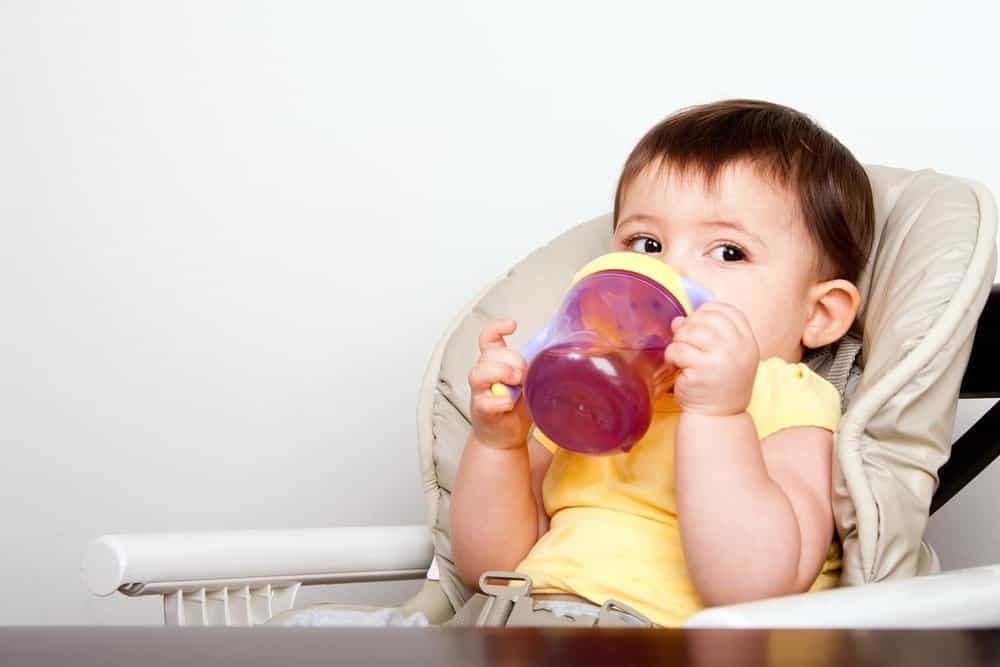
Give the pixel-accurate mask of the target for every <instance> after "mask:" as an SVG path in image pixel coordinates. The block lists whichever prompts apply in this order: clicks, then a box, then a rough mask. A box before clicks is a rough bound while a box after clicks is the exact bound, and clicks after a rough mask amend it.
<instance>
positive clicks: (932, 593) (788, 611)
mask: <svg viewBox="0 0 1000 667" xmlns="http://www.w3.org/2000/svg"><path fill="white" fill-rule="evenodd" d="M998 599H1000V565H991V566H987V567H976V568H969V569H964V570H952V571H951V572H944V573H941V574H936V575H930V576H924V577H913V578H910V579H903V580H893V581H882V582H878V583H874V584H866V585H863V586H853V587H849V588H836V589H832V590H826V591H818V592H815V593H804V594H801V595H789V596H785V597H780V598H772V599H769V600H761V601H758V602H747V603H743V604H735V605H728V606H724V607H712V608H709V609H705V610H703V611H700V612H698V613H697V614H694V615H693V616H690V617H688V619H687V620H686V621H685V622H684V627H688V628H945V627H949V628H950V627H976V626H997V625H1000V605H998V604H997V600H998Z"/></svg>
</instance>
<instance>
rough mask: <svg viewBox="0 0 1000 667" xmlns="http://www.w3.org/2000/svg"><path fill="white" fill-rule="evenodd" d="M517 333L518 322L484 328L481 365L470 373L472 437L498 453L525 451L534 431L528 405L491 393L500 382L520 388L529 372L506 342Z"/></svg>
mask: <svg viewBox="0 0 1000 667" xmlns="http://www.w3.org/2000/svg"><path fill="white" fill-rule="evenodd" d="M515 329H517V322H515V321H514V320H493V321H491V322H490V323H488V324H487V325H486V326H485V327H483V330H482V332H481V333H480V334H479V351H480V355H479V361H477V362H476V365H475V366H473V367H472V370H471V371H469V387H470V388H471V389H472V398H471V406H470V411H469V412H470V415H471V420H472V434H473V436H474V437H475V438H476V439H477V440H478V441H479V442H481V443H482V444H484V445H486V446H488V447H495V448H497V449H513V448H515V447H524V446H525V443H526V441H527V439H528V429H529V428H531V416H530V415H529V414H528V408H527V407H526V406H525V401H523V400H518V401H517V403H513V402H512V401H511V398H510V396H495V395H494V394H493V392H492V390H491V387H492V386H493V385H494V384H496V383H498V382H502V383H503V384H509V385H511V386H516V385H520V384H521V383H522V382H524V376H525V375H526V374H527V372H528V363H527V362H526V361H525V360H524V357H522V356H521V355H520V354H519V353H517V352H515V351H514V350H511V349H509V348H508V347H507V343H506V342H505V341H504V339H503V337H504V336H509V335H510V334H512V333H514V330H515Z"/></svg>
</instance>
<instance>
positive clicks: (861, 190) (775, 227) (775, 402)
mask: <svg viewBox="0 0 1000 667" xmlns="http://www.w3.org/2000/svg"><path fill="white" fill-rule="evenodd" d="M873 227H874V206H873V202H872V193H871V187H870V185H869V182H868V178H867V176H866V174H865V171H864V169H863V168H862V167H861V165H860V164H859V163H858V162H857V160H855V159H854V157H853V156H852V155H851V153H850V152H849V151H848V150H847V149H846V148H845V147H844V146H843V145H842V144H840V143H839V142H838V141H837V140H836V139H835V138H834V137H832V136H831V135H830V134H828V133H827V132H826V131H824V130H823V129H821V128H820V127H818V126H817V125H816V124H815V123H814V122H812V121H811V120H810V119H809V118H808V117H806V116H805V115H803V114H801V113H799V112H797V111H795V110H793V109H790V108H787V107H783V106H779V105H776V104H771V103H767V102H760V101H752V100H728V101H723V102H717V103H713V104H708V105H703V106H698V107H693V108H689V109H685V110H682V111H681V112H679V113H677V114H675V115H673V116H670V117H668V118H667V119H665V120H664V121H662V122H661V123H660V124H658V125H656V126H655V127H654V128H653V129H651V130H650V131H649V132H648V133H647V134H646V135H645V136H644V137H643V138H642V139H641V140H640V141H639V143H638V145H637V146H636V147H635V148H634V149H633V151H632V153H631V154H630V155H629V157H628V160H627V161H626V163H625V166H624V169H623V170H622V174H621V177H620V179H619V181H618V188H617V192H616V194H615V206H614V217H613V227H612V238H611V244H610V248H609V251H631V252H639V253H646V254H649V255H652V256H653V257H657V258H659V259H662V261H664V262H666V263H667V264H669V265H670V266H672V267H673V268H675V269H676V270H677V271H678V272H679V273H680V274H681V275H683V276H685V277H688V278H691V279H693V280H695V281H697V282H698V283H701V284H702V285H704V286H706V287H708V288H709V289H710V290H711V291H712V292H713V293H714V296H715V300H714V301H712V302H709V303H707V304H705V305H703V306H701V307H700V308H698V309H697V310H696V311H694V312H693V313H692V314H691V315H690V316H689V317H687V318H677V319H675V320H674V322H673V331H674V339H673V341H672V342H671V344H670V345H669V346H668V347H667V348H666V349H665V351H664V359H665V361H666V362H667V364H669V365H670V367H671V369H672V370H673V371H674V372H675V373H676V375H675V382H674V386H673V389H672V392H670V393H666V394H664V395H662V396H660V397H659V398H658V399H657V403H656V409H655V414H654V418H653V423H652V425H651V426H650V428H649V430H648V431H647V433H646V434H645V436H644V437H643V438H642V439H641V440H640V441H639V442H638V443H637V444H636V446H635V447H634V448H633V449H632V450H631V451H630V452H628V453H621V454H617V455H614V456H606V457H593V456H586V455H581V454H576V453H574V452H570V451H567V450H563V449H560V448H559V447H557V446H556V445H555V444H554V443H553V442H551V441H550V440H549V439H548V438H547V437H545V436H544V434H542V433H541V432H540V431H537V430H536V429H534V428H533V425H532V421H531V418H530V416H529V415H528V412H527V409H526V407H525V401H524V400H519V401H518V402H516V403H512V402H511V400H510V398H506V397H498V396H494V395H493V394H492V393H491V391H490V387H491V386H492V385H493V384H494V383H497V382H504V383H506V384H509V385H516V384H519V383H520V382H521V381H522V380H523V378H524V376H525V374H526V370H527V365H526V363H525V360H524V359H523V357H521V355H519V354H518V353H517V352H516V351H514V350H512V349H509V348H508V347H507V346H506V344H505V342H504V339H503V337H504V336H506V335H509V334H511V333H513V332H514V330H515V328H516V326H517V325H516V323H515V322H514V321H513V320H509V319H501V320H495V321H492V322H490V323H488V324H487V325H486V326H485V327H484V328H483V330H482V333H481V335H480V337H479V347H480V351H481V356H480V358H479V360H478V362H477V363H476V364H475V366H474V367H473V368H472V370H471V371H470V373H469V378H468V379H469V384H470V387H471V390H472V398H471V421H472V432H471V434H470V435H469V438H468V441H467V442H466V445H465V449H464V451H463V453H462V458H461V462H460V464H459V469H458V474H457V479H456V482H455V488H454V491H453V496H452V505H451V540H452V549H453V555H454V559H455V564H456V566H457V568H458V572H459V574H460V576H461V577H462V579H463V580H464V581H465V582H466V583H467V584H469V585H470V586H473V587H476V586H477V584H478V580H479V576H480V574H481V573H483V572H484V571H486V570H516V571H518V572H521V573H523V574H527V575H529V576H530V577H531V579H532V581H533V583H534V588H533V592H537V593H542V594H545V593H549V594H552V593H557V594H562V595H564V596H567V597H574V598H579V599H582V600H586V601H589V602H591V603H594V604H597V605H600V604H602V603H604V602H605V601H606V600H608V599H614V600H617V601H621V602H624V603H625V604H627V605H628V606H631V607H632V608H634V609H635V610H638V611H639V612H641V613H642V614H644V615H645V616H646V617H648V618H649V619H650V620H651V621H653V622H654V623H656V624H659V625H664V626H677V625H679V624H680V623H681V622H682V621H683V620H684V618H686V617H687V616H689V615H691V614H692V613H694V612H696V611H698V610H699V609H701V608H703V607H704V606H712V605H722V604H732V603H737V602H742V601H748V600H755V599H760V598H766V597H772V596H778V595H787V594H792V593H799V592H804V591H808V590H817V589H821V588H829V587H832V586H835V585H836V584H837V583H838V580H839V569H840V547H839V542H838V541H837V538H836V533H835V531H834V524H833V514H832V508H831V503H830V491H831V475H832V457H833V454H832V449H833V432H834V430H835V429H836V427H837V423H838V420H839V418H840V397H839V395H838V393H837V390H836V389H835V388H834V387H833V386H832V385H831V384H830V383H829V382H827V381H826V380H824V379H823V378H821V377H820V376H819V375H817V374H816V373H814V372H813V371H812V370H810V369H809V368H808V367H807V366H806V365H805V364H803V363H801V360H802V357H803V352H804V350H805V349H807V348H808V349H816V348H820V347H823V346H825V345H829V344H831V343H835V342H836V341H837V340H838V339H840V338H841V337H842V336H844V334H845V333H847V331H848V330H849V329H850V327H851V325H852V323H853V321H854V317H855V314H856V313H857V311H858V307H859V303H860V295H859V292H858V289H857V287H856V286H855V283H856V282H857V280H858V276H859V274H860V273H861V271H862V269H863V268H864V266H865V263H866V261H867V256H868V252H869V248H870V245H871V242H872V234H873Z"/></svg>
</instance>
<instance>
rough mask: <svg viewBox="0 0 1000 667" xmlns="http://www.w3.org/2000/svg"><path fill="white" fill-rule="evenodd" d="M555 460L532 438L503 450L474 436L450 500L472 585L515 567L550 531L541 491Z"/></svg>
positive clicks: (457, 554) (454, 533) (461, 561)
mask: <svg viewBox="0 0 1000 667" xmlns="http://www.w3.org/2000/svg"><path fill="white" fill-rule="evenodd" d="M551 459H552V455H551V454H550V453H549V452H548V450H546V449H545V448H544V447H542V446H541V445H539V444H538V443H537V442H535V441H534V439H533V438H529V441H528V443H527V445H526V446H524V447H515V448H511V449H501V448H496V447H491V446H489V445H486V444H484V443H481V442H479V441H477V440H476V438H475V436H474V435H470V436H469V438H468V440H467V441H466V444H465V449H464V451H463V452H462V458H461V460H460V461H459V465H458V473H457V476H456V479H455V488H454V490H453V492H452V498H451V546H452V555H453V557H454V559H455V566H456V568H457V569H458V574H459V576H460V577H461V578H462V581H464V582H465V583H466V584H468V585H469V586H471V587H473V588H476V587H477V586H478V583H479V575H480V574H482V573H483V572H484V571H486V570H513V569H514V568H515V567H517V564H518V563H520V562H521V561H522V560H523V559H524V557H525V556H526V555H527V554H528V551H530V550H531V547H533V546H534V545H535V542H537V541H538V538H539V537H540V536H541V534H542V533H543V532H544V530H547V529H548V518H547V517H546V516H545V512H544V510H543V509H542V508H541V495H540V494H541V479H542V477H544V474H545V471H546V470H547V469H548V465H549V462H550V461H551Z"/></svg>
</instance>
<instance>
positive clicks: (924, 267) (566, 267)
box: [417, 166, 997, 605]
mask: <svg viewBox="0 0 1000 667" xmlns="http://www.w3.org/2000/svg"><path fill="white" fill-rule="evenodd" d="M867 169H868V174H869V178H870V180H871V183H872V188H873V191H874V197H875V215H876V233H875V242H874V248H873V252H872V255H871V259H870V261H869V264H868V266H867V268H866V270H865V272H864V275H863V276H862V278H861V280H860V281H859V284H858V287H859V290H860V291H861V294H862V305H861V309H860V311H859V314H858V319H857V322H856V325H855V328H854V332H855V334H856V337H854V338H853V339H852V338H851V337H849V338H845V340H844V341H842V342H841V343H838V344H835V346H833V347H831V349H829V350H824V351H820V352H819V353H817V354H812V355H810V356H809V357H808V358H807V359H806V361H807V363H810V365H812V366H813V367H814V368H815V369H816V370H817V371H818V372H820V373H821V374H823V375H824V376H826V377H828V378H830V379H831V381H833V382H834V383H835V384H838V385H839V386H838V388H841V389H842V391H843V393H844V395H845V401H844V403H845V405H846V411H845V413H844V417H843V419H842V420H841V425H840V427H839V428H838V431H837V434H836V447H835V465H834V491H833V507H834V515H835V519H836V523H837V530H838V534H839V535H840V538H841V541H842V543H843V545H844V551H845V559H844V574H843V577H842V580H843V582H844V583H845V584H857V583H863V582H872V581H877V580H880V579H884V578H888V577H896V576H910V575H915V574H925V573H930V572H933V571H936V569H937V568H938V567H939V566H938V562H937V557H936V556H935V555H934V552H933V550H932V549H931V548H930V547H929V546H927V545H926V544H925V543H924V542H923V534H924V529H925V527H926V522H927V516H928V507H929V504H930V501H931V496H932V495H933V492H934V489H935V485H936V483H937V471H938V468H939V467H940V466H941V465H942V464H943V463H944V462H945V460H947V458H948V453H949V448H950V445H951V432H952V426H953V423H954V418H955V411H956V406H957V398H958V392H959V385H960V383H961V378H962V372H963V370H964V368H965V364H966V362H967V360H968V356H969V350H970V348H971V344H972V336H973V333H974V331H975V326H976V320H977V317H978V315H979V313H980V311H981V310H982V307H983V304H984V302H985V300H986V297H987V294H988V293H989V289H990V285H991V284H992V280H993V276H994V273H995V270H996V261H997V257H996V255H997V251H996V238H997V216H996V207H995V204H994V202H993V199H992V197H991V195H990V194H989V192H988V191H987V190H986V189H985V188H984V187H982V186H981V185H979V184H976V183H973V182H971V181H965V180H963V179H959V178H955V177H951V176H946V175H943V174H939V173H936V172H934V171H931V170H922V171H908V170H904V169H894V168H888V167H880V166H869V167H867ZM610 238H611V221H610V216H602V217H600V218H596V219H594V220H590V221H588V222H584V223H582V224H579V225H577V226H575V227H573V228H571V229H569V230H568V231H567V232H565V233H563V234H562V235H560V236H559V237H557V238H555V239H554V240H552V241H551V242H550V243H548V244H546V245H545V246H543V247H541V248H539V249H538V250H536V251H535V252H533V253H531V254H530V255H528V256H527V257H526V258H524V259H523V260H522V261H520V262H518V263H517V264H516V265H514V267H512V268H511V269H510V270H509V271H508V272H506V273H504V274H503V275H501V276H500V277H498V278H497V279H496V280H494V281H493V282H492V283H491V284H489V285H487V286H486V287H484V288H483V290H482V291H481V292H480V293H479V294H478V295H477V296H476V297H475V298H474V299H473V300H472V301H471V302H470V303H469V304H467V305H466V307H465V308H463V309H462V310H461V311H460V312H459V313H458V315H457V316H456V318H455V319H454V320H453V321H452V323H451V324H450V325H449V327H448V329H447V330H446V331H445V333H444V335H443V336H442V338H441V342H440V343H439V345H438V346H437V349H436V350H435V351H434V354H433V355H432V357H431V360H430V362H429V364H428V367H427V372H426V374H425V377H424V382H423V385H422V387H421V393H420V400H419V404H418V414H417V418H418V419H417V421H418V436H419V444H420V456H421V462H422V469H423V479H424V489H425V493H426V497H427V505H428V518H429V521H430V525H431V529H432V532H433V535H434V542H435V551H436V555H437V564H438V568H439V571H440V575H441V584H442V588H443V589H444V591H445V593H446V595H447V596H448V598H449V600H450V601H451V602H452V604H453V605H459V604H461V603H462V602H464V600H465V599H467V597H468V595H470V593H471V591H469V590H468V588H467V587H466V586H464V585H463V584H462V583H461V581H460V580H459V578H458V576H457V573H456V572H455V567H454V563H453V560H452V555H451V544H450V537H449V534H450V528H449V517H450V499H451V489H452V488H453V485H454V481H455V473H456V470H457V467H458V461H459V457H460V455H461V450H462V447H463V446H464V444H465V440H466V438H467V436H468V433H469V428H470V427H469V415H468V410H469V386H468V382H467V376H468V372H469V369H470V368H471V367H472V365H473V364H474V363H475V360H476V358H477V357H478V353H479V350H478V345H477V339H478V335H479V332H480V330H481V329H482V327H483V325H484V324H485V323H486V322H487V321H489V320H490V319H493V318H496V317H511V318H514V319H516V320H517V321H518V330H517V332H516V333H515V334H514V335H513V336H511V337H509V338H508V342H509V344H510V345H511V346H512V347H519V346H520V345H521V344H522V343H524V342H525V341H526V340H527V339H528V338H529V337H530V336H531V335H533V334H534V333H535V332H536V331H537V330H538V329H539V328H540V327H541V326H542V325H543V324H544V322H545V321H546V320H547V319H548V317H549V316H550V315H551V313H552V312H553V311H554V309H555V308H556V307H558V305H559V303H560V301H561V299H562V296H563V295H564V293H565V290H566V288H567V286H568V284H569V281H570V279H571V277H572V275H573V274H574V272H575V271H576V270H577V269H579V267H580V266H582V265H583V264H584V263H586V262H587V261H588V260H590V259H592V258H594V257H596V256H598V255H600V254H603V253H605V252H607V251H608V249H609V243H610ZM855 341H857V342H858V343H860V349H861V353H860V355H856V351H857V345H855V344H854V342H855Z"/></svg>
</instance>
